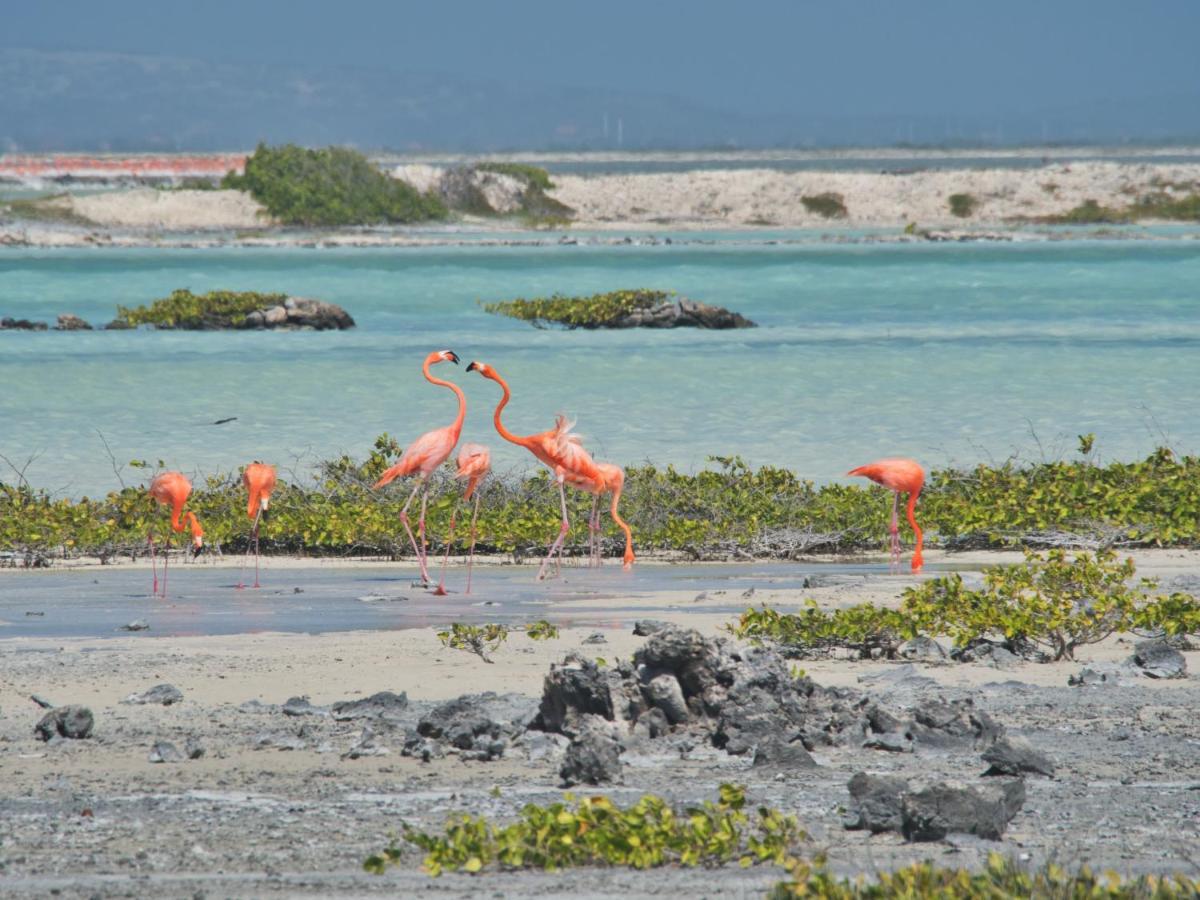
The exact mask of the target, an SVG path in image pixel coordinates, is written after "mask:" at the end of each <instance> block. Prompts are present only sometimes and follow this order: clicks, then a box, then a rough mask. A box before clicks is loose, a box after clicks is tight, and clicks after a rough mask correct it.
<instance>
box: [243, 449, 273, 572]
mask: <svg viewBox="0 0 1200 900" xmlns="http://www.w3.org/2000/svg"><path fill="white" fill-rule="evenodd" d="M242 484H244V485H245V486H246V492H247V494H248V495H249V497H248V499H247V502H246V515H247V516H248V517H249V518H250V520H251V521H252V522H253V523H254V524H253V526H252V531H251V537H252V538H253V541H254V587H259V583H258V526H259V522H260V520H261V519H262V518H263V516H265V515H266V514H267V508H268V507H269V506H270V504H271V492H272V491H274V490H275V467H274V466H269V465H267V464H266V463H260V462H252V463H250V465H248V466H246V469H245V471H244V472H242ZM249 555H250V547H249V546H247V547H246V556H249ZM246 556H243V557H242V568H241V569H239V570H238V583H237V587H238V589H239V590H240V589H242V588H244V587H245V585H244V584H243V583H242V572H243V571H244V570H245V568H246Z"/></svg>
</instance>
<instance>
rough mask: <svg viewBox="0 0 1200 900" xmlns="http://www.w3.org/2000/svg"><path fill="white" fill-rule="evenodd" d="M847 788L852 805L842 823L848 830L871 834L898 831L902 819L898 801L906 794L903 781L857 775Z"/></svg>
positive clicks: (862, 773)
mask: <svg viewBox="0 0 1200 900" xmlns="http://www.w3.org/2000/svg"><path fill="white" fill-rule="evenodd" d="M849 787H850V797H851V799H852V800H853V801H854V803H853V806H852V809H851V812H850V814H849V815H848V816H847V817H846V820H845V825H846V827H847V828H849V829H851V830H856V829H863V830H866V831H870V832H871V833H872V834H878V833H879V832H881V831H895V832H899V831H900V829H901V825H902V823H903V818H904V817H903V814H902V810H901V799H902V798H903V796H904V794H905V793H907V792H908V782H907V781H906V780H905V779H903V778H898V777H894V776H889V775H868V774H867V773H866V772H859V773H857V774H856V775H855V776H854V777H853V778H851V779H850V785H849Z"/></svg>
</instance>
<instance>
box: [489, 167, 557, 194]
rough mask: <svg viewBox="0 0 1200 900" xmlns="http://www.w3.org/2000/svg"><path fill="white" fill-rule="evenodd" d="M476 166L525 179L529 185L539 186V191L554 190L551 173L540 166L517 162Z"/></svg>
mask: <svg viewBox="0 0 1200 900" xmlns="http://www.w3.org/2000/svg"><path fill="white" fill-rule="evenodd" d="M475 168H476V169H478V170H479V171H480V172H495V173H496V174H497V175H511V176H512V177H513V178H516V179H517V180H519V181H523V182H525V184H526V185H528V186H529V187H533V188H537V189H538V190H539V191H552V190H554V182H553V181H551V180H550V173H549V172H547V171H546V170H545V169H543V168H541V167H540V166H531V165H528V164H526V163H515V162H481V163H476V164H475Z"/></svg>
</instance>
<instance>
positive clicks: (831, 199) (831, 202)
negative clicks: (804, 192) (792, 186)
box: [800, 191, 847, 219]
mask: <svg viewBox="0 0 1200 900" xmlns="http://www.w3.org/2000/svg"><path fill="white" fill-rule="evenodd" d="M800 202H801V203H803V204H804V208H805V209H807V210H808V211H809V212H810V213H816V214H817V215H819V216H824V217H825V218H826V219H844V218H846V214H847V210H846V200H845V198H844V197H843V196H842V195H841V194H835V193H833V192H831V191H827V192H826V193H824V194H814V195H811V196H807V197H801V198H800Z"/></svg>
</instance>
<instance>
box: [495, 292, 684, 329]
mask: <svg viewBox="0 0 1200 900" xmlns="http://www.w3.org/2000/svg"><path fill="white" fill-rule="evenodd" d="M671 296H672V294H671V293H669V292H667V291H654V290H646V289H644V288H643V289H636V290H621V291H609V292H608V293H605V294H593V295H592V296H591V297H566V296H563V295H562V294H554V295H553V296H551V297H535V298H533V299H531V300H526V299H525V298H523V297H519V298H517V299H516V300H504V301H500V302H497V303H485V304H484V306H483V309H484V311H485V312H489V313H492V314H494V315H500V316H508V317H509V318H513V319H521V320H522V321H524V322H532V323H533V324H534V325H536V326H537V327H539V328H544V327H545V326H546V325H551V324H552V325H563V326H565V327H567V328H602V327H606V326H611V325H613V324H614V323H616V322H618V321H620V320H621V319H623V318H625V317H626V316H628V315H629V314H630V313H633V312H635V311H637V310H641V309H653V308H654V307H656V306H659V305H661V304H663V303H669V302H670V300H671Z"/></svg>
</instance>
